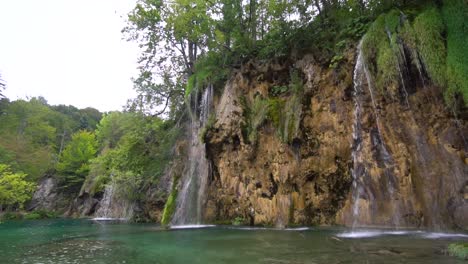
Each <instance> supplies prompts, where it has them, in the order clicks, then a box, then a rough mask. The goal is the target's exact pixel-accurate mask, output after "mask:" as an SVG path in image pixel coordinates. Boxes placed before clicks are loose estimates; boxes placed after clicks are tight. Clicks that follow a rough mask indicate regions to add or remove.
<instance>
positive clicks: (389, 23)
mask: <svg viewBox="0 0 468 264" xmlns="http://www.w3.org/2000/svg"><path fill="white" fill-rule="evenodd" d="M399 27H400V11H398V10H396V9H393V10H391V11H390V12H388V13H387V14H386V15H385V29H386V30H388V31H389V32H391V33H392V34H393V33H396V32H397V30H398V28H399Z"/></svg>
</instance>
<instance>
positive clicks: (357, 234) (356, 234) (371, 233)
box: [337, 230, 468, 239]
mask: <svg viewBox="0 0 468 264" xmlns="http://www.w3.org/2000/svg"><path fill="white" fill-rule="evenodd" d="M391 235H393V236H404V235H416V236H421V237H423V238H429V239H438V238H468V234H460V233H435V232H425V231H421V230H417V231H408V230H393V231H385V230H362V231H352V232H344V233H340V234H338V235H337V237H341V238H369V237H379V236H391Z"/></svg>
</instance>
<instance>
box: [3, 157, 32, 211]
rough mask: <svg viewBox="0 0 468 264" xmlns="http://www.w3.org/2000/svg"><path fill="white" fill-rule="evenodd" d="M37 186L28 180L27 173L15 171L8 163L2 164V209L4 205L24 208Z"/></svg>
mask: <svg viewBox="0 0 468 264" xmlns="http://www.w3.org/2000/svg"><path fill="white" fill-rule="evenodd" d="M35 188H36V185H35V184H34V183H32V182H28V181H26V174H24V173H21V172H18V173H14V172H12V171H11V169H10V167H9V166H8V165H5V164H0V209H1V208H2V207H19V208H23V206H24V203H25V202H26V201H28V200H29V199H30V198H31V195H32V193H33V192H34V190H35ZM0 211H1V210H0Z"/></svg>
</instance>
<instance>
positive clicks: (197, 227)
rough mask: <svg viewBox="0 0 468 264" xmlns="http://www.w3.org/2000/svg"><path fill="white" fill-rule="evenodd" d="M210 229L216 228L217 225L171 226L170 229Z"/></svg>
mask: <svg viewBox="0 0 468 264" xmlns="http://www.w3.org/2000/svg"><path fill="white" fill-rule="evenodd" d="M208 227H215V225H175V226H171V227H170V229H199V228H208Z"/></svg>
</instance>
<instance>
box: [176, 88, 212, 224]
mask: <svg viewBox="0 0 468 264" xmlns="http://www.w3.org/2000/svg"><path fill="white" fill-rule="evenodd" d="M191 96H192V98H191V99H192V101H191V102H192V107H191V109H190V111H191V115H190V116H191V122H190V145H189V150H188V164H187V166H186V168H185V171H184V174H183V176H182V178H181V184H180V186H181V187H180V188H181V189H180V190H179V194H178V197H177V205H176V209H175V212H174V216H173V218H172V224H173V225H187V224H201V221H202V217H203V215H202V209H203V203H204V201H205V193H206V186H207V182H208V175H209V174H210V171H211V168H210V164H209V162H208V160H207V159H206V149H205V144H204V143H203V142H201V141H200V138H199V134H200V131H201V130H202V129H203V128H204V126H205V125H206V123H207V121H208V118H209V116H210V114H211V108H212V99H213V86H212V85H209V86H208V87H207V88H206V89H205V90H204V91H203V95H202V97H201V100H200V104H198V101H199V99H198V97H199V94H198V90H197V91H195V92H194V93H192V95H191Z"/></svg>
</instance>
